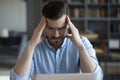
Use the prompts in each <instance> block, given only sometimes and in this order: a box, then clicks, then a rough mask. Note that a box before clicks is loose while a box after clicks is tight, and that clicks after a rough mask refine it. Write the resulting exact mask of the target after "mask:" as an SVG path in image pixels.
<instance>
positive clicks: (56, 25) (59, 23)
mask: <svg viewBox="0 0 120 80" xmlns="http://www.w3.org/2000/svg"><path fill="white" fill-rule="evenodd" d="M65 22H66V15H63V16H62V17H61V18H59V19H57V20H51V19H48V18H47V25H48V26H51V27H53V28H59V27H62V26H64V25H65Z"/></svg>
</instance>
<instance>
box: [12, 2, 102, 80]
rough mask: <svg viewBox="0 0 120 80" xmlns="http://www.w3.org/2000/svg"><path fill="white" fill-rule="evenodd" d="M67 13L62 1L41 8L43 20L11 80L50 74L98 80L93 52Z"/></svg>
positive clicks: (23, 79) (99, 77) (49, 3)
mask: <svg viewBox="0 0 120 80" xmlns="http://www.w3.org/2000/svg"><path fill="white" fill-rule="evenodd" d="M67 9H68V8H67V5H66V4H65V3H64V2H63V1H52V2H48V3H47V4H46V5H45V6H44V7H43V9H42V14H43V17H42V19H41V21H40V23H39V24H38V26H37V27H36V28H35V30H34V33H33V36H32V38H31V39H30V41H29V42H28V44H27V45H26V47H25V50H24V52H23V55H22V56H21V58H20V60H19V61H18V62H17V64H16V65H15V66H14V68H13V69H12V70H11V73H10V79H11V80H28V79H30V78H31V77H32V76H33V75H34V74H54V73H96V74H97V78H98V79H97V80H101V79H102V76H103V74H102V70H101V68H100V66H99V64H98V61H97V58H96V56H95V50H94V49H93V47H92V45H91V43H90V42H89V41H88V39H87V38H85V37H83V36H81V35H79V31H78V30H77V28H76V27H75V26H74V24H73V23H72V22H71V20H70V18H69V16H68V10H67ZM68 29H70V31H71V34H69V33H68Z"/></svg>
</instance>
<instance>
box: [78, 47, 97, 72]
mask: <svg viewBox="0 0 120 80" xmlns="http://www.w3.org/2000/svg"><path fill="white" fill-rule="evenodd" d="M78 49H79V55H80V67H81V69H82V72H93V71H94V70H95V68H96V64H95V62H94V61H93V60H92V59H91V57H90V56H89V54H88V52H87V50H86V48H85V46H84V45H80V46H79V47H78Z"/></svg>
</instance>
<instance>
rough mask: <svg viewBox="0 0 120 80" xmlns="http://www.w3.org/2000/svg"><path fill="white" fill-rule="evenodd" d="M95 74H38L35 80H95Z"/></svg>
mask: <svg viewBox="0 0 120 80" xmlns="http://www.w3.org/2000/svg"><path fill="white" fill-rule="evenodd" d="M96 78H97V77H96V74H95V73H82V74H80V73H67V74H40V75H36V76H35V80H97V79H96Z"/></svg>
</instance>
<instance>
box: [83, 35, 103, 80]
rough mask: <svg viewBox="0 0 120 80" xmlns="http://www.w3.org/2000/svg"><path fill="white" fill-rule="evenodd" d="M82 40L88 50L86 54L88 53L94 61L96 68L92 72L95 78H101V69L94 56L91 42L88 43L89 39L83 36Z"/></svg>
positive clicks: (99, 79) (98, 79)
mask: <svg viewBox="0 0 120 80" xmlns="http://www.w3.org/2000/svg"><path fill="white" fill-rule="evenodd" d="M82 41H83V43H84V45H85V47H86V49H87V51H88V54H89V55H90V57H91V59H92V60H93V61H94V62H95V63H96V69H95V71H94V72H93V73H95V74H96V77H97V79H96V80H103V71H102V69H101V67H100V65H99V62H98V59H97V57H96V52H95V50H94V48H93V46H92V44H91V43H90V41H89V40H88V39H87V38H85V37H82Z"/></svg>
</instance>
